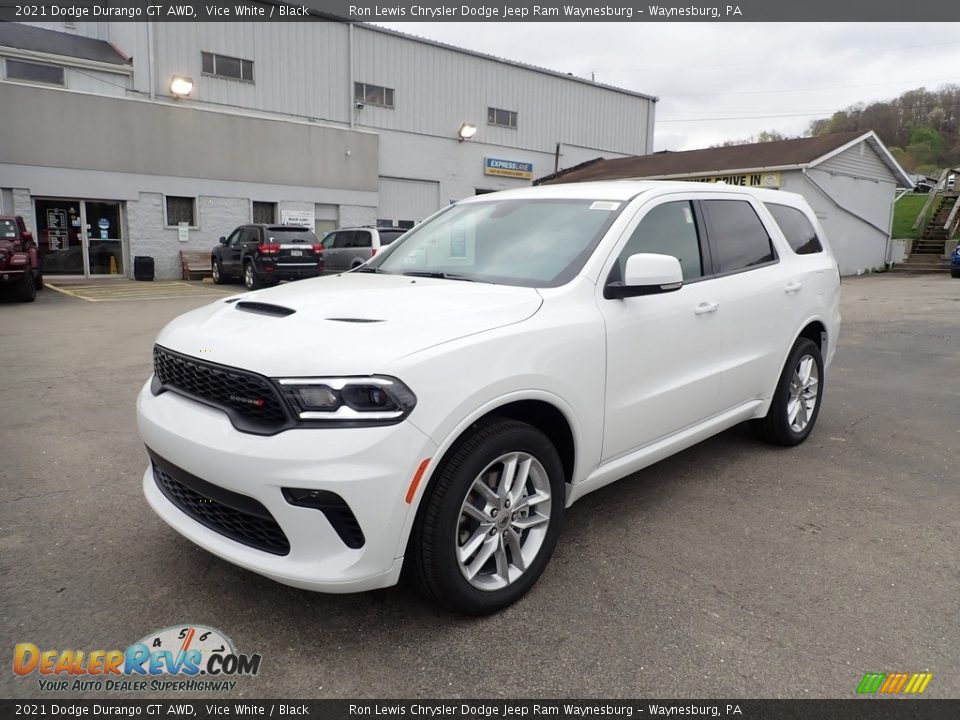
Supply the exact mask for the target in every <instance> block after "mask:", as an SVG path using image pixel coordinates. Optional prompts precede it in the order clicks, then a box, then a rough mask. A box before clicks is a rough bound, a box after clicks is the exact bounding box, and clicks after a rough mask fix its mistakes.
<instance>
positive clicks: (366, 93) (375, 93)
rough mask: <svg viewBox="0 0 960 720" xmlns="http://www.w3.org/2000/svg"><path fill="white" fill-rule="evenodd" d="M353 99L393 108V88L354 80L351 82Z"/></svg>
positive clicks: (367, 103) (365, 103)
mask: <svg viewBox="0 0 960 720" xmlns="http://www.w3.org/2000/svg"><path fill="white" fill-rule="evenodd" d="M353 99H354V101H356V102H358V103H363V104H364V105H376V106H377V107H385V108H391V109H392V108H393V107H394V105H393V88H388V87H382V86H380V85H370V84H369V83H361V82H355V83H354V84H353Z"/></svg>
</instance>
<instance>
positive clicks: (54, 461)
mask: <svg viewBox="0 0 960 720" xmlns="http://www.w3.org/2000/svg"><path fill="white" fill-rule="evenodd" d="M237 289H238V290H239V287H238V288H237ZM210 299H211V298H209V297H187V298H181V299H163V300H150V301H145V300H121V301H116V302H99V303H92V302H85V301H83V300H81V299H78V298H75V297H70V296H66V295H63V294H59V293H56V292H53V291H50V290H47V291H44V292H43V293H40V296H39V297H38V299H37V302H36V303H34V304H32V305H21V304H12V303H8V302H5V303H2V304H0V368H2V375H0V376H2V390H0V448H2V450H0V476H2V478H0V582H2V595H3V601H2V603H0V617H2V636H3V638H2V643H0V649H2V652H3V653H4V654H7V658H6V660H4V661H3V664H2V667H3V669H2V670H0V693H2V696H3V697H5V698H13V697H39V696H46V697H50V696H49V695H44V694H43V693H41V692H40V691H39V689H38V686H37V680H36V675H34V676H32V677H31V678H19V677H15V676H14V674H13V673H12V671H11V655H12V651H13V647H14V645H15V644H16V643H21V642H32V643H35V644H37V645H38V646H40V647H41V648H51V649H52V648H58V649H65V648H76V649H79V648H84V649H105V650H106V649H113V648H125V647H126V646H127V645H128V644H130V643H132V642H135V641H136V640H138V639H140V638H141V637H143V636H145V635H146V634H147V633H148V632H150V631H152V630H156V629H160V628H164V627H168V626H171V625H177V624H180V623H188V622H192V623H202V624H206V625H209V626H213V627H216V628H219V629H220V630H222V631H223V632H224V633H225V634H227V635H228V636H230V637H231V638H232V639H233V640H234V642H235V643H236V645H237V646H238V648H239V649H240V650H241V651H242V652H248V653H251V652H257V653H260V654H262V656H263V665H262V669H261V673H260V675H259V676H257V677H255V678H250V679H247V680H245V681H243V682H241V683H240V684H239V685H238V687H237V690H236V691H235V692H234V693H232V694H230V695H229V696H228V697H236V696H247V697H291V698H292V697H302V698H311V697H320V698H323V697H365V698H379V697H422V698H427V697H449V696H460V697H500V696H504V697H537V696H539V697H601V696H619V697H852V696H853V695H854V690H855V688H856V686H857V684H858V683H859V681H860V679H861V678H862V677H863V675H864V673H865V672H868V671H870V672H894V671H906V672H920V671H926V672H931V673H933V680H932V681H931V683H930V685H929V686H928V688H927V691H926V695H927V696H931V697H957V696H960V622H958V618H960V514H958V512H957V510H958V508H960V460H958V458H960V281H958V280H953V281H951V279H950V278H949V277H939V276H937V277H922V276H891V275H882V276H868V277H863V278H856V279H849V280H845V281H844V296H843V313H844V327H843V331H842V338H841V341H840V347H839V354H838V356H837V359H836V362H835V364H834V366H833V367H832V370H831V372H830V373H829V374H828V377H827V387H826V396H825V400H824V403H825V404H824V406H823V409H822V411H821V414H820V417H819V422H818V425H817V427H816V429H815V431H814V433H813V435H812V436H811V438H810V440H808V442H807V443H806V444H805V445H803V446H801V447H799V448H795V449H789V450H786V449H780V448H773V447H769V446H764V445H762V444H760V443H758V442H757V441H755V440H754V439H753V437H752V435H751V434H750V433H749V432H748V431H747V430H746V429H744V428H735V429H733V430H731V431H728V432H726V433H723V434H722V435H720V436H717V437H715V438H713V439H711V440H709V441H707V442H705V443H702V444H701V445H698V446H696V447H694V448H691V449H690V450H688V451H685V452H683V453H682V454H680V455H677V456H675V457H673V458H671V459H669V460H666V461H664V462H661V463H659V464H658V465H655V466H654V467H651V468H649V469H647V470H645V471H643V472H641V473H638V474H636V475H635V476H633V477H631V478H629V479H626V480H624V481H621V482H619V483H616V484H614V485H611V486H608V487H607V488H604V489H603V490H600V491H598V492H596V493H594V494H591V495H589V496H587V497H586V498H584V499H583V500H581V501H580V502H578V503H577V504H576V505H574V506H573V508H571V509H570V511H569V512H568V514H567V516H566V522H565V527H564V530H563V534H562V536H561V538H560V544H559V546H558V548H557V552H556V554H555V556H554V558H553V561H552V563H551V564H550V566H549V567H548V568H547V571H546V573H545V575H544V577H543V578H542V579H541V581H540V583H539V584H538V585H537V586H536V588H535V589H534V590H533V592H531V593H530V594H529V595H528V596H527V597H526V598H524V599H523V600H522V601H521V602H520V603H519V604H517V605H515V606H513V607H511V608H509V609H508V610H506V611H504V612H502V613H500V614H499V615H496V616H493V617H488V618H481V619H464V618H461V617H457V616H452V615H448V614H445V613H442V612H440V611H438V610H436V609H435V608H434V607H432V606H431V605H429V604H427V603H425V602H424V601H422V600H421V599H420V598H419V597H418V595H417V594H416V593H415V592H414V591H412V590H410V589H407V588H404V587H401V588H398V589H391V590H386V591H380V592H376V593H368V594H363V595H354V596H328V595H319V594H313V593H309V592H305V591H300V590H294V589H291V588H286V587H283V586H281V585H278V584H275V583H273V582H271V581H269V580H266V579H263V578H261V577H259V576H257V575H254V574H252V573H249V572H247V571H244V570H241V569H239V568H235V567H233V566H231V565H229V564H227V563H226V562H223V561H221V560H219V559H217V558H215V557H213V556H212V555H210V554H208V553H207V552H205V551H203V550H200V549H198V548H196V547H194V546H193V545H191V544H190V543H189V542H188V541H187V540H185V539H183V538H181V537H180V536H179V535H177V534H176V533H175V532H174V531H172V530H171V529H169V528H168V527H167V526H166V525H165V524H164V523H163V522H162V521H161V520H160V519H159V518H158V517H156V516H155V515H154V514H153V513H152V511H150V509H149V508H148V507H147V505H146V502H145V501H144V499H143V497H142V494H141V490H140V481H141V477H142V473H143V470H144V467H145V463H146V456H145V453H144V451H143V447H142V445H141V444H140V442H139V440H138V437H137V434H136V429H135V420H134V399H135V396H136V394H137V392H138V390H139V388H140V386H141V384H142V383H143V382H144V380H145V379H146V378H147V377H148V375H149V374H150V371H151V370H150V348H151V344H152V341H153V338H154V336H155V335H156V333H157V331H158V330H159V329H160V328H161V327H162V326H163V324H164V323H165V322H167V321H168V320H169V319H171V318H173V317H175V316H176V315H178V314H180V313H182V312H184V311H186V310H188V309H190V308H192V307H196V306H199V305H201V304H203V303H205V302H208V301H210Z"/></svg>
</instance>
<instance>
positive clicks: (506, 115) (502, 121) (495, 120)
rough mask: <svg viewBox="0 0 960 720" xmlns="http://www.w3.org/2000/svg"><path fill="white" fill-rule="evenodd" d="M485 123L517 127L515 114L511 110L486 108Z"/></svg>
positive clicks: (514, 128)
mask: <svg viewBox="0 0 960 720" xmlns="http://www.w3.org/2000/svg"><path fill="white" fill-rule="evenodd" d="M487 125H496V126H497V127H505V128H512V129H513V130H516V129H517V114H516V113H515V112H514V111H513V110H501V109H500V108H487Z"/></svg>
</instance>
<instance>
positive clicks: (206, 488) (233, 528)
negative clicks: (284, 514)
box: [150, 452, 290, 555]
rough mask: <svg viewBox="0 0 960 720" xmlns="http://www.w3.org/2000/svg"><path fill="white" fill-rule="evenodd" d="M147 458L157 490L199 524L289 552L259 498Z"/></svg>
mask: <svg viewBox="0 0 960 720" xmlns="http://www.w3.org/2000/svg"><path fill="white" fill-rule="evenodd" d="M150 460H151V462H152V464H153V479H154V480H155V481H156V483H157V487H158V488H160V492H162V493H163V494H164V495H165V496H166V498H167V499H168V500H169V501H170V502H172V503H173V504H174V505H176V506H177V507H178V508H180V509H181V510H182V511H183V512H184V513H186V514H187V515H189V516H190V517H192V518H193V519H194V520H196V521H197V522H198V523H200V524H201V525H205V526H206V527H208V528H210V529H211V530H213V531H215V532H218V533H220V534H221V535H225V536H226V537H228V538H230V539H231V540H236V541H237V542H239V543H243V544H244V545H249V546H250V547H252V548H256V549H257V550H262V551H264V552H268V553H272V554H273V555H286V554H287V553H289V552H290V541H289V540H287V536H286V535H284V533H283V530H282V529H281V528H280V526H279V525H278V524H277V521H276V520H274V518H273V515H271V514H270V511H269V510H267V508H265V507H264V506H263V504H262V503H260V502H259V501H257V500H254V499H253V498H252V497H249V496H248V495H241V494H240V493H235V492H233V491H231V490H226V489H224V488H222V487H220V486H218V485H213V484H212V483H208V482H207V481H206V480H201V479H200V478H198V477H196V476H194V475H191V474H190V473H188V472H186V471H185V470H181V469H180V468H178V467H176V466H175V465H171V464H169V463H168V462H166V461H165V460H163V459H161V458H159V457H158V456H157V455H156V454H154V453H153V452H150Z"/></svg>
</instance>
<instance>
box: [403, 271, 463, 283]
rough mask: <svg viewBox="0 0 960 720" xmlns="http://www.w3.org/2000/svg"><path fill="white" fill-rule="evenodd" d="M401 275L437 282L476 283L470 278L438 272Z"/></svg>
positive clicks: (415, 272) (412, 272) (413, 272)
mask: <svg viewBox="0 0 960 720" xmlns="http://www.w3.org/2000/svg"><path fill="white" fill-rule="evenodd" d="M403 274H404V275H412V276H414V277H425V278H437V279H438V280H463V281H464V282H477V281H476V280H474V279H473V278H472V277H467V276H466V275H457V274H456V273H445V272H439V271H428V270H410V271H408V272H405V273H403Z"/></svg>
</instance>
